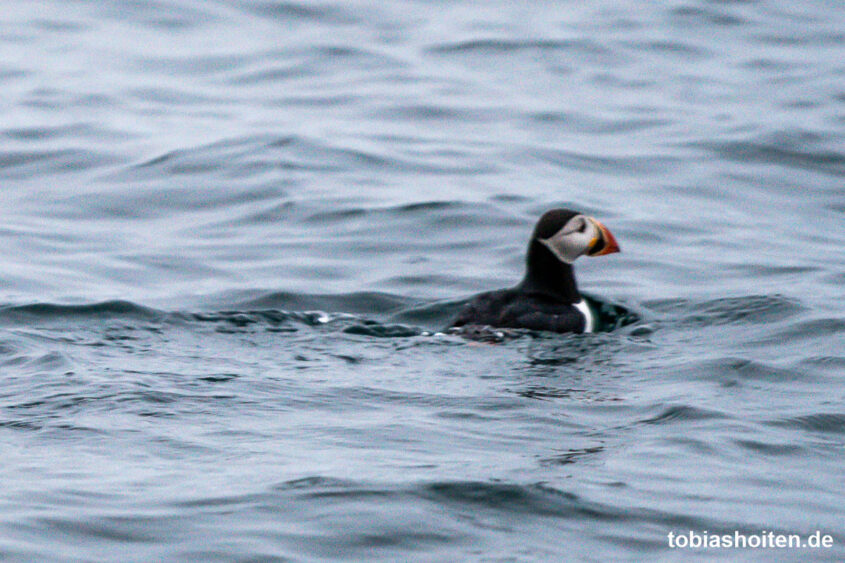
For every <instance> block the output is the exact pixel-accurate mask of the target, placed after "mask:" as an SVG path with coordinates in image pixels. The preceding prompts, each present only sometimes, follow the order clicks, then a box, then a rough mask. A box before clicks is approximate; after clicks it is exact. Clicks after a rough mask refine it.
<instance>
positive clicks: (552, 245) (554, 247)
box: [537, 233, 575, 264]
mask: <svg viewBox="0 0 845 563" xmlns="http://www.w3.org/2000/svg"><path fill="white" fill-rule="evenodd" d="M558 235H560V233H558V234H557V235H555V236H553V237H552V238H538V239H537V240H539V241H540V242H541V243H543V246H545V247H546V248H548V249H549V250H551V251H552V254H554V255H555V256H557V259H558V260H560V261H561V262H566V263H567V264H572V263H573V262H574V261H575V258H569V257H568V256H566V255H565V254H564V253H563V249H562V248H560V245H559V244H556V243H557V241H555V238H557V237H558Z"/></svg>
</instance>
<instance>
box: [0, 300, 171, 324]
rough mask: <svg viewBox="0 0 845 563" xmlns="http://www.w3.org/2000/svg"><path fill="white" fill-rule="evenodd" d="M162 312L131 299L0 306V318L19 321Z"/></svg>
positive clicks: (144, 316) (146, 316)
mask: <svg viewBox="0 0 845 563" xmlns="http://www.w3.org/2000/svg"><path fill="white" fill-rule="evenodd" d="M164 315H165V313H164V312H162V311H158V310H156V309H152V308H149V307H144V306H142V305H138V304H136V303H132V302H131V301H120V300H114V301H102V302H100V303H89V304H81V305H64V304H57V303H32V304H28V305H9V306H6V307H0V319H5V320H8V321H19V320H22V319H27V318H41V319H49V318H91V317H130V318H136V319H144V320H152V319H160V318H162V317H163V316H164Z"/></svg>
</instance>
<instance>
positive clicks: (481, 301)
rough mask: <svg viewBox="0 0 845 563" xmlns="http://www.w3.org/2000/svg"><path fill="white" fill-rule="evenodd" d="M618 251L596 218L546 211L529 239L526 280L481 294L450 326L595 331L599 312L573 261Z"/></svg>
mask: <svg viewBox="0 0 845 563" xmlns="http://www.w3.org/2000/svg"><path fill="white" fill-rule="evenodd" d="M614 252H619V244H617V242H616V238H614V236H613V235H612V234H611V233H610V231H609V230H608V229H607V227H605V226H604V225H602V224H601V223H600V222H599V221H598V220H596V219H595V218H593V217H589V216H587V215H584V214H582V213H578V212H577V211H572V210H569V209H552V210H551V211H547V212H546V213H544V214H543V216H542V217H540V220H539V221H537V225H536V226H535V227H534V232H533V234H532V235H531V240H530V242H529V243H528V253H527V255H526V269H525V277H524V278H523V280H522V282H521V283H520V284H519V285H517V286H516V287H513V288H510V289H500V290H497V291H489V292H486V293H482V294H480V295H477V296H476V297H475V298H473V299H472V301H470V302H469V303H468V304H467V305H466V306H465V307H464V309H463V310H462V311H461V312H460V314H459V315H458V318H457V319H455V321H454V322H453V323H452V325H451V326H453V327H463V326H470V325H475V326H490V327H497V328H527V329H533V330H545V331H550V332H592V331H593V330H594V329H595V327H596V320H597V319H596V314H595V312H594V311H593V310H592V309H591V308H590V305H589V304H588V303H587V301H586V300H584V298H583V297H582V296H581V294H580V293H578V284H577V283H575V274H574V272H573V270H572V263H573V262H575V260H576V259H577V258H578V257H579V256H584V255H586V256H604V255H605V254H612V253H614Z"/></svg>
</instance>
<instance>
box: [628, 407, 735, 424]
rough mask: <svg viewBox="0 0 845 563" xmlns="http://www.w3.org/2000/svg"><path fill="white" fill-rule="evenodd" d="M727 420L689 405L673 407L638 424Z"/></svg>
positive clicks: (713, 412)
mask: <svg viewBox="0 0 845 563" xmlns="http://www.w3.org/2000/svg"><path fill="white" fill-rule="evenodd" d="M720 418H728V416H727V415H726V414H724V413H721V412H717V411H712V410H706V409H700V408H697V407H693V406H689V405H674V406H671V407H668V408H666V409H664V410H663V411H661V412H660V413H659V414H657V415H656V416H653V417H651V418H646V419H643V420H641V421H640V422H642V423H644V424H671V423H675V422H692V421H698V420H711V419H720Z"/></svg>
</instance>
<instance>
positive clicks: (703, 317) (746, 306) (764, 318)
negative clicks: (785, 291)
mask: <svg viewBox="0 0 845 563" xmlns="http://www.w3.org/2000/svg"><path fill="white" fill-rule="evenodd" d="M645 305H646V307H648V308H650V309H653V310H656V311H659V312H662V313H671V314H673V315H679V317H678V319H679V320H681V321H683V322H684V323H692V324H696V325H699V324H703V325H721V324H733V323H751V324H762V323H769V322H773V321H779V320H784V319H788V318H790V317H793V316H795V315H797V314H799V313H801V312H803V311H805V310H806V307H804V306H803V305H802V304H801V303H800V302H798V301H797V300H795V299H792V298H789V297H785V296H783V295H777V294H775V295H748V296H743V297H722V298H719V299H712V300H708V301H691V300H687V299H672V300H663V301H650V302H646V303H645Z"/></svg>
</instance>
